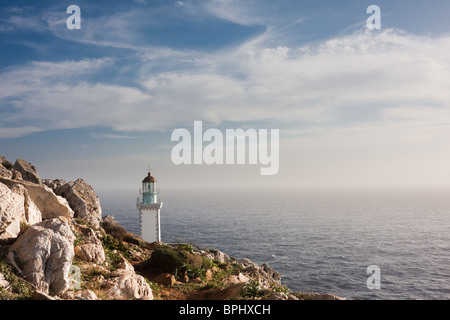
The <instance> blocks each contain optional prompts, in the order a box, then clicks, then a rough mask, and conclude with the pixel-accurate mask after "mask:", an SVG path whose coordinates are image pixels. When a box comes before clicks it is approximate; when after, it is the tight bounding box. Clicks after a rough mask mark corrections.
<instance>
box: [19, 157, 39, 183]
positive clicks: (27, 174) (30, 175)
mask: <svg viewBox="0 0 450 320" xmlns="http://www.w3.org/2000/svg"><path fill="white" fill-rule="evenodd" d="M13 169H15V170H17V171H18V172H20V174H21V175H22V179H23V180H27V181H30V182H33V183H37V184H41V178H39V174H38V172H37V170H36V168H35V166H33V165H32V164H31V163H29V162H27V161H25V160H22V159H17V160H16V162H15V163H14V166H13Z"/></svg>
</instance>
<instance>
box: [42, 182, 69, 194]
mask: <svg viewBox="0 0 450 320" xmlns="http://www.w3.org/2000/svg"><path fill="white" fill-rule="evenodd" d="M42 183H43V184H45V185H46V186H47V187H49V188H50V189H52V190H53V192H55V193H56V190H58V189H59V188H61V187H62V186H63V185H65V184H66V183H67V182H66V180H63V179H44V180H42Z"/></svg>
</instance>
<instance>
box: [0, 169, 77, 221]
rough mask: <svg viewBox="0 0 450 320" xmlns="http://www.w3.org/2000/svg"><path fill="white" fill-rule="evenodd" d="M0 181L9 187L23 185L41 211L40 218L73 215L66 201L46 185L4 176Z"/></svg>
mask: <svg viewBox="0 0 450 320" xmlns="http://www.w3.org/2000/svg"><path fill="white" fill-rule="evenodd" d="M0 183H3V184H5V185H6V186H8V187H9V188H12V187H13V186H15V185H22V186H23V187H25V189H26V191H27V194H28V196H29V198H30V199H31V200H32V201H33V203H34V204H35V205H36V207H37V209H39V211H40V212H41V215H42V220H47V219H54V218H58V217H61V216H63V217H65V218H67V219H70V218H72V217H73V215H74V213H73V211H72V209H71V208H70V207H69V204H68V203H67V201H66V200H65V199H64V198H62V197H59V196H56V195H55V194H54V193H53V191H52V190H51V189H50V188H48V187H47V186H44V185H39V184H35V183H32V182H29V181H25V180H22V181H16V180H10V179H5V178H0Z"/></svg>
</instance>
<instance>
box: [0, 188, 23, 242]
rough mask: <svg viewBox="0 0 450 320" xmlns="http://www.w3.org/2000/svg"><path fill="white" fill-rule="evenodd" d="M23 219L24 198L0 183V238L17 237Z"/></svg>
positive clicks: (9, 238) (5, 239) (4, 239)
mask: <svg viewBox="0 0 450 320" xmlns="http://www.w3.org/2000/svg"><path fill="white" fill-rule="evenodd" d="M21 222H26V219H25V198H24V196H23V194H18V193H16V192H14V191H13V190H11V189H10V188H8V186H6V185H4V184H3V183H0V240H2V241H8V240H11V239H15V238H17V236H18V235H19V232H20V223H21Z"/></svg>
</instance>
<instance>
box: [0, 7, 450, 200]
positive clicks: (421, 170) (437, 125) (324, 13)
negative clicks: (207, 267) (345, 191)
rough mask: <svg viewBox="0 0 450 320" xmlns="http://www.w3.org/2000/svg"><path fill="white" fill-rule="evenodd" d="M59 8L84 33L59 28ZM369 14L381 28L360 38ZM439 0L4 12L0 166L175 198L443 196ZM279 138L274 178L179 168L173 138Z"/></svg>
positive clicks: (444, 78) (448, 45)
mask: <svg viewBox="0 0 450 320" xmlns="http://www.w3.org/2000/svg"><path fill="white" fill-rule="evenodd" d="M70 5H77V6H79V8H80V17H81V23H80V29H69V28H68V27H67V23H66V22H67V20H68V18H69V17H70V16H71V13H67V12H66V10H67V8H68V7H69V6H70ZM370 5H377V6H379V8H380V10H381V29H374V30H370V29H369V28H368V27H367V19H368V18H369V17H370V16H371V14H368V13H367V8H368V7H369V6H370ZM448 12H450V2H449V1H446V0H436V1H433V2H426V1H414V0H413V1H411V0H410V1H403V0H401V1H386V0H371V1H365V0H348V1H337V0H326V1H325V0H308V1H299V0H258V1H256V0H240V1H238V0H184V1H171V0H166V1H162V0H161V1H158V0H135V1H130V0H128V1H124V0H122V1H119V0H109V1H95V2H94V1H85V0H71V1H49V0H47V1H39V2H37V1H30V0H14V1H9V0H2V2H1V4H0V43H1V50H0V79H1V82H0V83H1V85H0V155H3V156H5V157H7V158H8V159H9V160H10V161H11V162H14V161H15V159H18V158H22V159H25V160H27V161H29V162H31V163H32V164H33V165H35V166H36V167H37V168H38V170H39V174H40V176H41V177H42V178H62V179H66V180H68V181H70V180H75V179H77V178H79V177H81V178H83V179H85V180H86V181H87V182H88V183H90V184H91V185H93V186H94V188H96V189H97V190H98V189H100V190H106V189H127V190H133V189H136V192H137V189H138V188H139V187H140V181H141V180H142V179H143V177H144V176H145V175H146V174H147V171H146V169H147V168H148V166H149V165H150V166H151V168H152V173H153V175H154V176H155V177H156V178H157V179H158V180H159V186H160V187H161V188H162V190H164V189H166V190H170V189H172V188H181V189H191V188H209V189H211V188H246V189H249V188H278V189H280V188H291V189H292V188H329V187H332V188H346V187H381V188H388V187H448V186H450V161H449V159H450V143H449V141H450V107H449V102H450V90H449V88H450V55H449V54H448V52H450V20H449V19H448ZM194 121H202V122H203V127H204V128H205V130H206V129H208V128H215V129H218V130H221V131H222V132H224V133H225V132H226V130H227V129H238V128H242V129H245V130H247V129H255V130H260V129H267V130H269V131H270V130H271V129H278V130H279V132H280V138H279V171H278V173H277V174H275V175H272V176H262V175H261V174H260V167H261V166H260V165H251V164H245V165H237V164H235V165H219V164H216V165H206V164H202V165H183V164H182V165H175V164H174V163H173V161H172V159H171V151H172V149H173V148H174V146H175V145H176V144H177V143H176V142H174V141H171V134H172V132H173V131H174V130H175V129H177V128H186V129H188V130H191V132H192V130H193V127H194Z"/></svg>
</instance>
